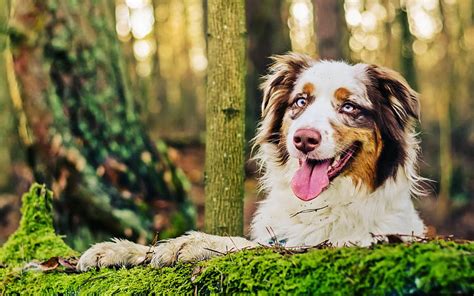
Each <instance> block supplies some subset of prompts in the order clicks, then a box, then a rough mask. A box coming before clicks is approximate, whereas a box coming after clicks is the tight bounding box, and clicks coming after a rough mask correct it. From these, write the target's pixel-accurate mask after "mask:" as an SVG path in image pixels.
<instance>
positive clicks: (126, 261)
mask: <svg viewBox="0 0 474 296" xmlns="http://www.w3.org/2000/svg"><path fill="white" fill-rule="evenodd" d="M149 250H150V248H149V247H147V246H142V245H138V244H135V243H132V242H130V241H127V240H120V239H112V241H111V242H103V243H99V244H95V245H93V246H92V247H91V248H89V249H88V250H87V251H86V252H84V254H82V256H81V258H80V259H79V262H78V263H77V266H76V269H77V270H79V271H86V270H88V269H91V268H96V267H99V268H100V267H106V266H135V265H140V264H142V263H144V261H145V259H146V256H147V252H148V251H149Z"/></svg>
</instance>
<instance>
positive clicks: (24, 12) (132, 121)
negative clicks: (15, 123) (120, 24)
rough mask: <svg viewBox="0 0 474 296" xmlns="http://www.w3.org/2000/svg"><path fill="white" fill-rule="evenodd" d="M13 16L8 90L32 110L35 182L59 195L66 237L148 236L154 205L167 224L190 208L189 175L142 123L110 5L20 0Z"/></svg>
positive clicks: (95, 0) (29, 139) (29, 136)
mask: <svg viewBox="0 0 474 296" xmlns="http://www.w3.org/2000/svg"><path fill="white" fill-rule="evenodd" d="M12 15H13V16H12V19H11V21H10V25H11V28H10V31H11V33H10V35H11V40H12V56H11V57H12V58H11V69H10V70H12V71H10V72H12V73H13V72H14V73H15V74H16V75H13V77H12V78H11V79H10V89H11V90H12V91H11V92H12V94H14V95H15V96H14V97H15V98H16V97H17V99H18V100H19V101H20V103H21V104H20V106H21V109H22V112H24V114H26V119H27V120H26V126H27V128H28V132H27V133H25V134H26V136H25V137H24V138H25V139H26V140H25V141H24V144H25V146H26V149H27V151H28V160H29V164H30V166H31V167H32V169H33V172H34V175H35V180H37V181H38V182H43V183H46V184H48V185H49V186H51V188H52V189H53V191H54V192H55V196H57V199H56V200H55V202H56V204H57V209H58V213H60V215H57V222H59V223H57V225H58V226H59V230H60V232H61V233H68V234H71V236H70V237H73V236H75V237H76V241H79V242H81V241H87V240H86V239H85V238H84V237H81V234H84V235H85V236H90V235H91V233H97V232H100V231H102V232H103V236H107V237H108V236H110V235H116V236H121V237H123V236H126V237H129V238H132V239H137V238H142V239H145V238H146V237H147V234H148V233H151V232H150V231H149V228H150V226H151V220H150V218H151V217H152V215H151V213H150V212H149V211H148V209H149V207H148V206H149V205H150V204H154V206H155V208H159V209H160V210H161V213H162V215H163V216H166V217H167V219H168V220H166V219H161V220H160V221H168V222H169V221H170V220H171V219H172V218H171V217H173V215H175V214H176V215H178V214H177V213H178V212H177V209H178V208H179V207H180V206H181V205H183V204H185V195H186V193H185V188H184V187H185V186H184V185H185V179H184V178H183V177H182V175H181V174H180V173H179V172H178V171H177V169H176V168H175V166H174V165H173V164H172V163H171V162H170V160H169V158H168V156H167V149H166V146H164V144H162V143H159V145H157V144H156V143H154V142H153V141H152V140H151V139H150V138H149V137H148V136H147V134H146V133H145V131H144V128H143V126H142V125H141V123H140V122H139V120H138V112H137V110H136V100H135V98H134V97H133V94H132V93H131V92H130V90H129V87H128V85H127V73H126V72H125V67H124V65H123V60H122V59H123V58H122V55H121V50H120V47H119V43H118V40H117V38H116V35H115V31H114V28H115V21H114V5H113V3H112V2H109V1H105V0H104V1H100V0H87V1H80V2H79V1H54V0H51V1H47V0H25V1H23V0H22V1H19V0H17V1H14V3H13V14H12ZM178 220H179V219H178ZM180 221H181V222H183V223H181V225H180V226H179V227H178V228H187V226H189V225H187V226H185V225H183V224H186V223H185V222H184V221H189V219H181V220H180ZM168 222H164V223H162V224H161V225H159V226H158V228H160V227H161V229H158V230H162V231H164V230H165V228H166V227H167V226H170V225H171V222H169V223H168ZM78 225H81V226H80V227H79V226H78ZM82 225H90V226H89V228H87V229H84V228H83V227H82ZM155 226H157V225H155ZM91 229H93V230H92V231H91ZM168 229H169V228H168ZM173 230H174V231H171V233H170V235H177V234H179V232H180V231H182V230H184V229H177V228H176V227H175V228H174V229H173ZM96 239H99V238H96ZM70 243H71V242H70ZM72 243H73V242H72ZM76 247H78V248H81V247H83V246H76Z"/></svg>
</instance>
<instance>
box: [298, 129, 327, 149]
mask: <svg viewBox="0 0 474 296" xmlns="http://www.w3.org/2000/svg"><path fill="white" fill-rule="evenodd" d="M320 143H321V133H320V132H318V131H317V130H315V129H311V128H302V129H299V130H297V131H296V133H295V135H294V136H293V144H294V145H295V147H296V149H298V150H300V151H301V152H303V153H309V152H311V151H313V150H314V149H316V147H318V146H319V144H320Z"/></svg>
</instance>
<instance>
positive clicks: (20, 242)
mask: <svg viewBox="0 0 474 296" xmlns="http://www.w3.org/2000/svg"><path fill="white" fill-rule="evenodd" d="M52 203H53V193H52V192H51V191H49V190H48V189H46V186H44V185H39V184H34V185H32V186H31V188H30V191H29V192H27V193H25V194H24V195H23V197H22V208H21V213H22V218H21V221H20V227H19V228H18V229H17V231H16V232H15V233H14V234H12V235H11V237H10V238H9V239H8V241H7V242H6V243H5V244H4V245H3V246H2V247H1V248H0V264H9V265H13V264H18V263H21V262H28V261H30V260H32V259H37V260H43V259H47V258H50V257H53V256H72V255H77V252H75V251H73V250H72V249H71V248H69V247H68V246H67V245H66V244H65V243H64V242H63V240H62V239H61V237H59V236H58V235H56V233H55V231H54V227H53V213H52V210H53V206H52Z"/></svg>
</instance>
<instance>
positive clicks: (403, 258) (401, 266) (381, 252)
mask: <svg viewBox="0 0 474 296" xmlns="http://www.w3.org/2000/svg"><path fill="white" fill-rule="evenodd" d="M22 213H23V218H22V221H21V225H20V228H19V229H18V231H17V232H16V233H15V234H14V235H13V236H12V237H11V238H10V240H9V241H8V242H7V243H6V244H5V245H4V246H3V247H2V248H1V249H0V262H1V264H2V265H0V266H1V267H0V294H1V295H3V294H23V293H24V294H28V295H32V294H43V295H52V294H85V295H88V294H98V295H109V294H171V295H173V294H193V293H196V294H213V293H224V294H231V293H232V294H233V293H236V292H240V293H260V294H311V295H313V294H314V295H316V294H334V293H336V294H341V295H352V294H371V295H380V294H391V295H393V294H395V295H397V294H417V295H420V294H466V295H472V294H473V293H474V268H473V267H474V256H473V252H474V243H472V242H465V243H456V242H452V241H451V242H449V241H442V240H435V241H431V242H427V243H414V244H409V245H408V244H390V245H376V246H374V247H372V248H356V247H350V248H338V249H332V248H327V249H320V250H313V251H309V252H306V253H301V254H289V252H284V250H282V249H281V250H280V252H277V250H276V249H270V248H261V249H256V250H249V251H242V252H237V253H233V254H229V255H226V256H221V257H217V258H215V259H212V260H209V261H205V262H199V263H195V264H178V265H177V266H175V267H167V268H161V269H153V268H151V267H146V266H140V267H134V268H130V269H126V268H119V269H112V268H104V269H101V270H93V271H89V272H85V273H65V272H63V271H59V270H58V269H53V270H51V271H49V272H38V271H25V269H24V268H22V267H23V266H24V265H25V263H27V262H30V261H31V260H38V261H40V260H45V259H48V258H50V257H52V256H64V257H66V256H71V255H77V253H76V252H74V251H73V250H71V249H70V248H69V247H67V246H66V245H65V244H64V243H63V242H62V241H61V239H60V238H59V237H58V236H56V235H55V234H54V229H53V227H52V219H51V216H50V215H51V193H50V192H49V191H47V190H46V189H45V187H44V186H40V185H35V186H33V187H32V189H31V190H30V192H29V193H28V194H25V196H24V197H23V209H22Z"/></svg>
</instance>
